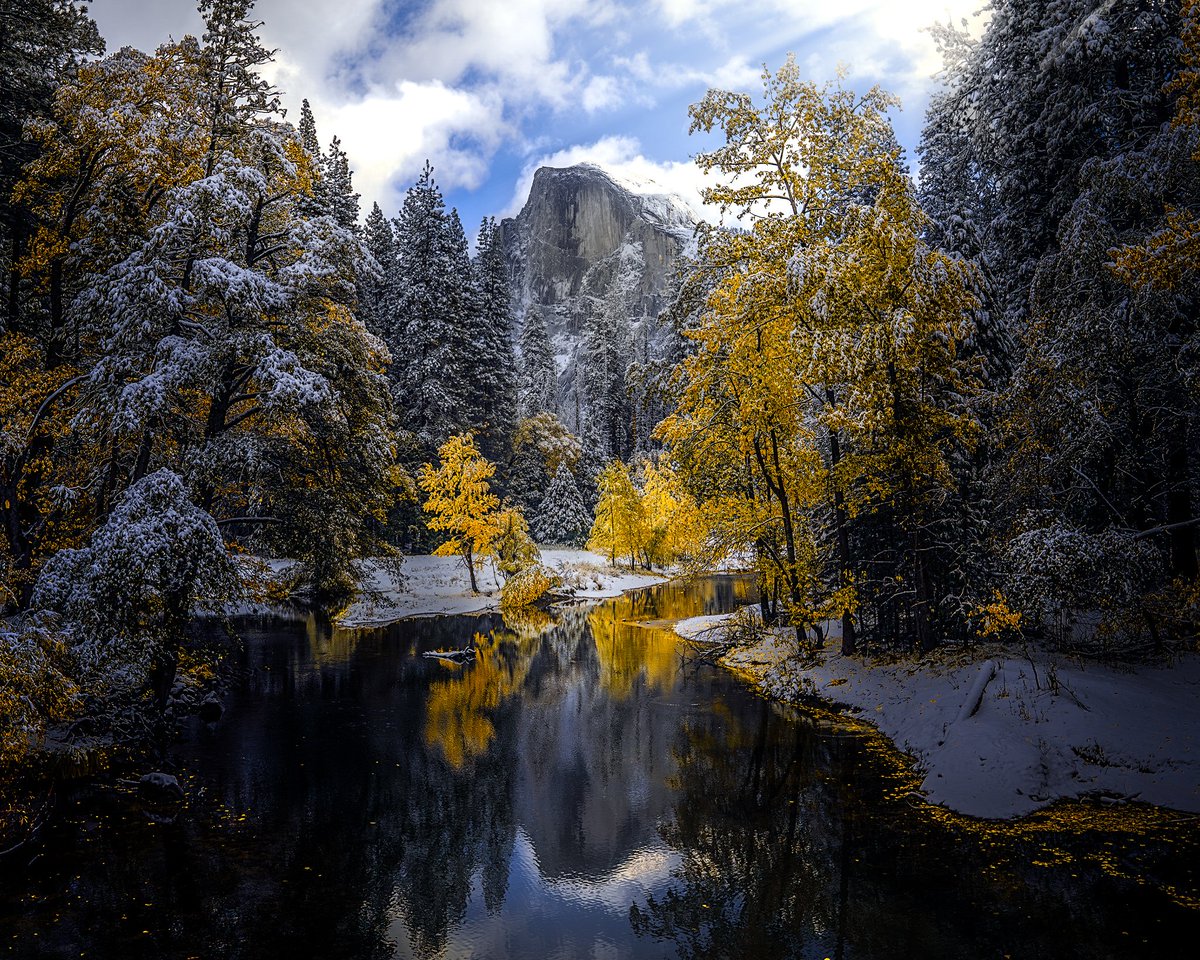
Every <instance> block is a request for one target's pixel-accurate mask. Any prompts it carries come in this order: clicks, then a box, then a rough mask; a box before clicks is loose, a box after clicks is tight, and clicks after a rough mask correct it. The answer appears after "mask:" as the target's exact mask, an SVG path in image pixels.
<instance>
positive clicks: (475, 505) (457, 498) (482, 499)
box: [418, 433, 500, 589]
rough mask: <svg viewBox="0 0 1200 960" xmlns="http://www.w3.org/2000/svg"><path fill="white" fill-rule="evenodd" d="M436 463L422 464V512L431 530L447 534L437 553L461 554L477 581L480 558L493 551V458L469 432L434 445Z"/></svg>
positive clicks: (497, 500)
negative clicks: (482, 449) (423, 502)
mask: <svg viewBox="0 0 1200 960" xmlns="http://www.w3.org/2000/svg"><path fill="white" fill-rule="evenodd" d="M438 459H439V461H440V462H439V464H438V466H437V467H436V468H435V467H434V466H433V465H432V464H428V463H427V464H425V465H424V466H423V467H422V468H421V473H420V476H419V478H418V482H419V483H420V486H421V489H422V490H424V491H425V493H426V500H425V512H426V513H428V514H429V515H430V518H429V520H428V521H427V525H428V527H429V529H430V530H436V531H438V532H440V533H445V534H447V537H446V540H445V542H444V543H442V545H441V546H439V547H438V548H437V550H435V551H434V553H435V555H437V556H439V557H450V556H456V555H457V556H460V557H462V558H463V562H464V563H465V564H466V566H467V571H468V572H469V573H470V576H471V588H472V589H476V587H475V568H476V564H477V563H478V562H479V561H478V558H479V557H482V556H484V555H486V554H488V553H491V552H492V547H493V544H494V542H495V539H496V535H497V533H498V532H499V527H498V524H497V521H498V519H499V507H500V498H499V497H497V496H496V495H495V494H494V493H492V492H491V485H490V484H489V483H488V481H489V480H490V479H491V478H492V477H493V476H494V475H495V473H496V467H495V464H492V463H490V462H488V460H487V459H486V458H485V457H484V456H483V454H481V453H480V452H479V448H478V447H476V446H475V439H474V437H472V436H471V434H469V433H463V434H459V435H457V436H454V437H451V438H450V439H449V440H447V441H446V442H445V443H444V444H442V446H441V447H440V448H439V449H438Z"/></svg>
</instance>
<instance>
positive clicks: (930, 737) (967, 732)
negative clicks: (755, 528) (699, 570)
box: [676, 617, 1200, 819]
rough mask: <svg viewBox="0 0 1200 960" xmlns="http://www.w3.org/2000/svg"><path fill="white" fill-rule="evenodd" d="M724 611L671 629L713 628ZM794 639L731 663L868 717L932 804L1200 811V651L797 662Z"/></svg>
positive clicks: (767, 642) (992, 812)
mask: <svg viewBox="0 0 1200 960" xmlns="http://www.w3.org/2000/svg"><path fill="white" fill-rule="evenodd" d="M727 619H728V618H727V617H696V618H693V619H691V620H684V621H681V622H680V623H679V624H677V625H676V632H677V633H679V634H680V635H681V636H684V637H687V638H689V639H696V638H699V639H700V640H701V641H703V640H705V639H709V640H714V639H718V638H719V637H720V635H721V633H722V632H723V630H724V623H725V621H726V620H727ZM833 646H835V647H836V644H834V645H833ZM791 649H792V648H791V644H790V643H789V640H788V637H787V635H786V634H784V633H780V634H769V635H768V636H767V637H766V638H765V639H764V640H763V641H761V642H760V643H758V644H756V645H755V646H752V647H748V648H743V649H740V650H737V651H735V652H734V653H732V654H730V655H728V656H727V657H725V659H724V661H723V662H724V663H726V665H727V666H729V667H730V668H731V669H734V670H737V671H739V672H741V673H743V674H745V675H746V676H748V677H749V678H751V679H752V680H753V681H754V682H755V683H757V684H758V686H759V687H760V688H761V689H762V690H763V691H764V692H766V693H768V694H770V695H771V696H773V697H777V698H778V699H781V700H796V699H799V698H800V697H804V696H816V697H818V698H820V699H822V700H824V701H827V702H828V703H830V704H832V705H835V706H838V707H840V708H843V709H845V710H847V711H848V712H850V713H852V714H854V715H855V716H857V717H859V718H860V719H863V720H867V721H870V722H871V723H873V724H874V725H875V726H877V727H878V728H879V730H880V731H881V732H882V733H883V734H885V735H886V736H887V737H889V738H890V739H891V740H892V741H893V742H894V743H895V744H896V745H897V746H898V747H900V749H902V750H903V751H905V752H906V753H908V754H909V755H911V756H912V757H913V759H914V761H915V763H916V765H917V768H918V770H919V771H920V772H921V773H922V774H923V775H924V780H923V782H922V784H921V789H922V791H923V793H924V794H925V796H926V798H927V799H928V800H929V802H931V803H936V804H943V805H945V806H947V807H949V808H950V809H952V810H956V811H958V812H960V813H964V814H968V815H970V816H975V817H985V818H995V819H1001V818H1010V817H1019V816H1023V815H1025V814H1027V813H1030V812H1032V811H1034V810H1036V809H1038V808H1040V807H1044V806H1047V805H1049V804H1050V803H1052V802H1054V801H1055V800H1058V799H1063V798H1067V797H1077V796H1083V795H1087V794H1095V795H1099V796H1101V797H1107V798H1125V799H1130V800H1139V801H1143V802H1146V803H1152V804H1157V805H1159V806H1165V807H1171V808H1174V809H1177V810H1187V811H1192V812H1200V656H1198V655H1196V654H1189V655H1187V656H1186V657H1185V658H1184V659H1183V660H1182V662H1180V663H1179V664H1177V665H1175V666H1173V667H1169V668H1168V667H1155V666H1138V667H1136V668H1135V667H1128V666H1123V665H1111V664H1099V663H1094V662H1089V661H1080V660H1077V659H1073V658H1067V657H1064V656H1062V655H1060V654H1051V653H1048V652H1045V651H1031V652H1030V657H1028V658H1027V657H1025V656H1024V655H1023V652H1022V651H1020V650H1017V649H1012V648H1001V647H990V648H977V649H975V650H973V651H970V652H969V653H964V652H954V653H946V654H938V655H935V656H931V657H927V658H924V659H922V660H918V661H906V662H882V661H871V660H859V659H851V658H846V657H842V656H840V655H839V654H838V653H836V651H835V650H834V649H827V650H824V651H820V652H819V653H818V654H817V657H816V659H815V661H814V662H813V663H812V664H811V665H809V666H803V667H801V666H799V665H798V664H795V663H793V662H791V661H790V660H789V656H788V655H789V653H790V651H791ZM989 678H990V679H989ZM985 680H986V686H985V687H984V688H983V691H982V696H979V686H980V685H981V684H982V683H983V682H984V681H985ZM976 702H977V703H978V708H977V709H975V710H974V712H972V710H971V708H972V707H973V706H974V705H975V703H976ZM964 704H965V705H966V707H965V709H964Z"/></svg>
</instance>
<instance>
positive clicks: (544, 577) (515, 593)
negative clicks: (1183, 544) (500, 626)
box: [500, 564, 562, 622]
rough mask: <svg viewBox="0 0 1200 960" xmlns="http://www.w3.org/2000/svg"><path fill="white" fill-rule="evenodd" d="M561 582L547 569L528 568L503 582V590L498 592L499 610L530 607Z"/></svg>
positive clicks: (540, 566) (539, 566) (539, 565)
mask: <svg viewBox="0 0 1200 960" xmlns="http://www.w3.org/2000/svg"><path fill="white" fill-rule="evenodd" d="M561 582H562V581H561V578H559V576H558V575H557V574H555V573H554V571H552V570H550V569H549V568H548V567H544V566H542V565H541V564H538V565H536V566H532V567H528V568H526V569H524V570H522V571H521V572H520V573H517V574H515V575H513V576H511V577H509V578H508V580H506V581H505V583H504V589H503V590H501V592H500V609H501V610H504V611H511V610H518V609H521V608H523V607H530V606H532V605H533V604H535V603H537V602H538V601H539V600H541V599H542V598H543V597H544V596H545V595H546V594H547V593H548V592H549V591H550V590H553V589H554V588H555V587H557V586H558V585H559V584H560V583H561ZM506 622H507V617H506Z"/></svg>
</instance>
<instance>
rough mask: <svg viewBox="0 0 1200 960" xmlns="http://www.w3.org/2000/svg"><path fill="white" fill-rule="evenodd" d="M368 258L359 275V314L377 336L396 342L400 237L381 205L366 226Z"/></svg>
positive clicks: (368, 217)
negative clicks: (397, 271) (397, 264)
mask: <svg viewBox="0 0 1200 960" xmlns="http://www.w3.org/2000/svg"><path fill="white" fill-rule="evenodd" d="M363 246H364V248H365V250H366V254H367V257H366V258H365V259H364V262H363V264H362V266H361V267H360V269H359V271H358V273H359V287H358V307H359V314H360V315H361V316H362V318H363V322H364V323H366V325H367V328H368V329H369V330H370V331H371V332H372V333H374V334H375V335H376V336H378V337H381V338H382V339H383V340H385V341H388V342H394V338H393V335H392V330H391V326H390V324H391V322H392V320H393V318H394V317H395V314H396V311H395V302H394V297H393V291H394V288H395V283H396V237H395V235H394V234H393V233H392V225H391V223H389V222H388V219H387V218H386V217H385V216H384V215H383V211H382V210H381V209H380V208H379V204H378V203H375V204H372V205H371V212H370V213H369V214H367V221H366V223H365V225H364V227H363Z"/></svg>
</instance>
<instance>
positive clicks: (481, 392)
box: [474, 217, 517, 463]
mask: <svg viewBox="0 0 1200 960" xmlns="http://www.w3.org/2000/svg"><path fill="white" fill-rule="evenodd" d="M474 271H475V286H476V290H477V291H478V311H479V319H478V323H477V324H476V329H477V335H478V337H479V342H478V344H476V345H475V351H476V352H475V354H474V355H475V356H476V357H478V362H477V363H476V364H475V371H476V372H475V383H474V387H475V391H476V400H475V403H476V404H477V405H478V407H479V409H480V411H481V413H480V415H477V422H478V424H479V444H480V449H481V450H482V452H483V455H484V456H485V457H487V458H488V459H489V460H492V461H494V462H496V463H502V462H504V461H505V460H507V458H508V455H509V453H510V451H511V448H512V440H513V432H514V430H515V429H516V413H517V382H516V381H517V373H516V359H515V357H514V355H513V343H512V307H511V305H510V303H509V291H508V268H507V265H506V263H505V260H504V245H503V243H502V240H501V236H500V229H499V227H497V226H496V221H495V220H493V219H492V218H490V217H485V218H484V220H483V222H482V223H481V224H480V225H479V238H478V240H477V250H476V254H475V261H474Z"/></svg>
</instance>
